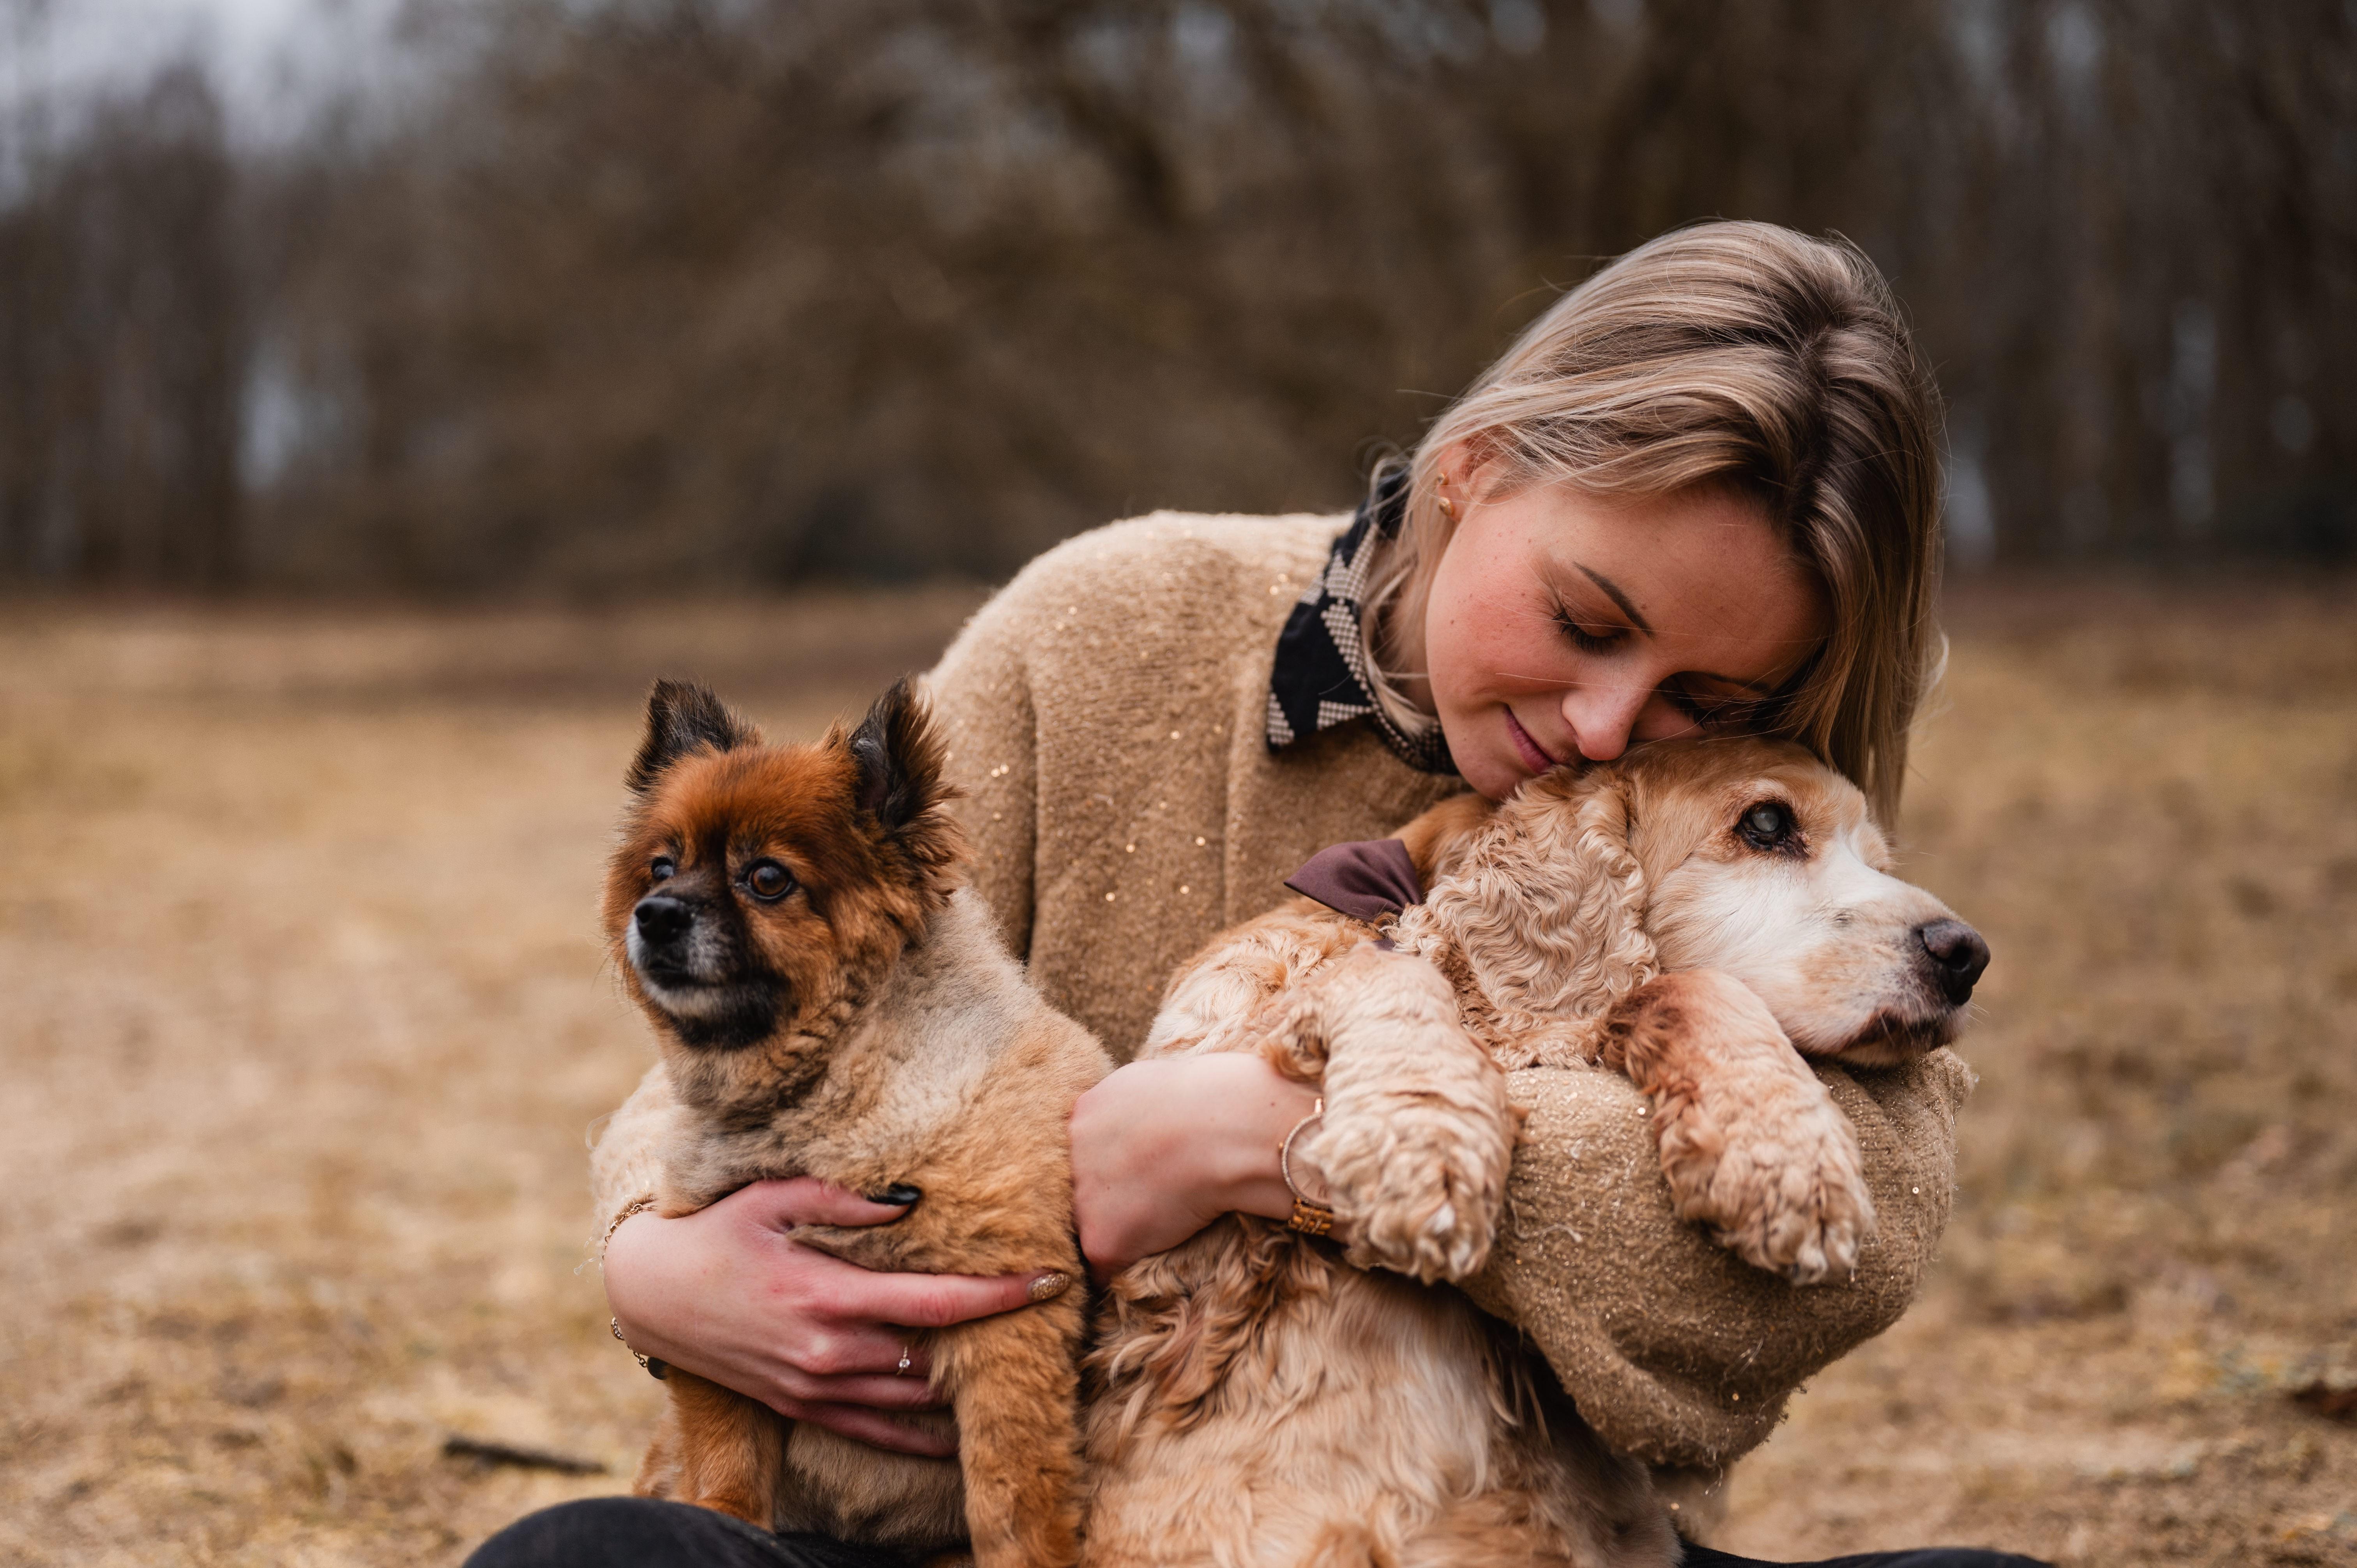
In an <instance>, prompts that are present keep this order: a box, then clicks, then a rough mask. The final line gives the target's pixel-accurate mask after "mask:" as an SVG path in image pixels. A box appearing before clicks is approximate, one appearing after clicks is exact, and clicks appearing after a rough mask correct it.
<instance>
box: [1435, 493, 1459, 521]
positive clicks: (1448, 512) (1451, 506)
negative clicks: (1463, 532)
mask: <svg viewBox="0 0 2357 1568" xmlns="http://www.w3.org/2000/svg"><path fill="white" fill-rule="evenodd" d="M1437 499H1438V500H1439V502H1440V515H1441V516H1443V517H1448V518H1453V517H1455V516H1456V515H1457V503H1456V502H1455V501H1453V500H1450V499H1448V497H1447V496H1445V495H1444V496H1440V497H1438V498H1437Z"/></svg>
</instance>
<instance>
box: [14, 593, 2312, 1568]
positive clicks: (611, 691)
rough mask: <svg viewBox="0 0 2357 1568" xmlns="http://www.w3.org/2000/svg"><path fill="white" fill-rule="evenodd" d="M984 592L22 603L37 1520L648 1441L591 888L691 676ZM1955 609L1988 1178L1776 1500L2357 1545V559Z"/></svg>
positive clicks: (2059, 1542)
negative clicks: (2355, 584) (674, 674)
mask: <svg viewBox="0 0 2357 1568" xmlns="http://www.w3.org/2000/svg"><path fill="white" fill-rule="evenodd" d="M971 602H972V601H971V597H970V596H961V595H958V594H953V593H927V594H919V595H913V596H898V597H891V598H882V597H869V598H858V597H836V598H828V599H810V600H798V601H794V602H791V603H783V604H774V605H769V606H741V607H728V608H724V609H721V610H718V611H715V610H711V609H708V608H697V609H693V610H681V611H677V612H664V611H654V610H640V611H630V612H627V613H623V612H617V613H613V614H608V615H589V614H581V615H569V614H568V615H560V614H555V613H532V614H502V615H465V616H444V617H428V616H422V615H393V614H373V613H370V614H349V615H347V614H338V615H324V614H322V615H302V616H296V615H291V614H284V613H265V612H258V611H241V612H219V613H204V614H197V613H192V612H182V611H157V610H109V609H93V608H82V609H71V610H69V609H54V608H52V609H31V610H27V609H25V608H22V607H18V608H15V609H11V610H9V611H8V612H6V618H5V626H0V853H5V863H6V868H7V874H6V876H5V882H0V996H5V998H6V1011H5V1015H0V1051H5V1062H6V1065H7V1069H8V1076H7V1084H8V1089H7V1092H6V1094H5V1096H0V1194H5V1202H0V1279H5V1283H6V1291H5V1298H0V1300H5V1310H0V1562H7V1563H143V1564H144V1563H216V1562H219V1563H293V1562H303V1563H386V1564H392V1563H455V1562H456V1561H457V1559H458V1558H459V1557H460V1556H462V1555H463V1554H464V1552H465V1550H466V1548H467V1547H468V1545H469V1544H470V1543H471V1542H473V1541H475V1540H477V1539H479V1537H481V1536H482V1535H483V1534H485V1533H486V1532H488V1531H489V1530H491V1529H493V1528H494V1527H496V1526H497V1525H498V1524H500V1522H502V1521H504V1520H507V1519H509V1518H511V1517H512V1516H514V1515H516V1514H518V1513H520V1512H522V1511H523V1510H524V1509H528V1508H531V1507H533V1506H535V1505H538V1504H541V1503H545V1502H550V1501H554V1500H556V1499H558V1498H565V1497H572V1496H577V1495H582V1494H586V1493H592V1492H598V1491H608V1490H614V1489H618V1488H619V1487H620V1486H621V1485H622V1484H623V1480H622V1477H625V1476H626V1475H627V1473H628V1469H629V1466H630V1464H631V1462H632V1460H633V1459H634V1457H635V1454H636V1450H637V1447H638V1445H639V1444H640V1442H641V1441H642V1439H643V1437H644V1436H645V1434H646V1432H647V1430H648V1427H649V1424H650V1423H651V1417H652V1412H653V1411H654V1409H655V1405H656V1401H657V1396H658V1392H659V1391H658V1389H657V1386H656V1385H655V1384H654V1383H652V1382H651V1381H650V1380H648V1379H647V1378H646V1377H645V1376H644V1375H643V1374H641V1373H640V1371H639V1370H638V1369H637V1368H636V1367H635V1366H634V1365H632V1364H631V1362H630V1359H629V1358H628V1357H627V1356H626V1355H624V1354H623V1352H622V1349H621V1348H620V1347H619V1346H618V1345H616V1344H615V1343H614V1342H613V1340H612V1339H611V1338H609V1337H608V1336H607V1333H606V1326H605V1313H604V1310H603V1308H602V1306H601V1305H600V1298H599V1294H598V1290H597V1278H596V1274H595V1273H594V1271H590V1272H584V1273H576V1264H577V1263H578V1262H580V1260H581V1257H582V1255H583V1253H582V1246H581V1243H582V1240H583V1239H584V1238H583V1230H584V1227H585V1224H586V1220H585V1217H584V1209H585V1199H584V1179H583V1159H582V1141H583V1138H584V1136H585V1134H586V1133H587V1130H588V1128H589V1127H590V1125H591V1123H592V1122H594V1121H595V1119H596V1118H597V1116H598V1115H599V1114H600V1113H601V1112H604V1111H606V1110H608V1109H609V1108H610V1107H611V1106H612V1105H613V1104H614V1103H615V1102H616V1101H618V1100H619V1098H620V1097H621V1095H622V1093H623V1092H624V1091H625V1090H626V1089H627V1088H628V1086H629V1085H630V1082H631V1081H632V1080H633V1079H635V1078H636V1076H637V1074H638V1073H639V1071H640V1068H641V1066H642V1064H643V1063H644V1062H645V1060H646V1059H647V1056H648V1049H647V1046H646V1042H645V1040H644V1038H643V1036H642V1034H641V1029H640V1024H639V1023H638V1021H637V1019H636V1018H635V1017H634V1016H633V1015H631V1014H630V1012H629V1011H628V1010H627V1009H626V1008H625V1006H624V1005H623V1004H622V1003H621V1002H620V1001H619V998H618V996H617V993H616V990H615V987H614V985H613V983H612V979H611V976H610V975H608V974H606V973H604V972H601V967H600V961H599V954H598V951H597V945H596V941H595V939H594V933H593V929H592V919H591V909H592V902H593V896H594V892H595V889H596V886H597V876H598V862H599V858H600V856H601V854H602V853H603V851H604V847H605V843H606V837H607V832H608V823H609V821H610V819H611V817H612V814H613V812H614V810H615V807H616V804H617V801H618V798H619V773H620V770H621V768H622V765H623V762H624V760H625V757H626V756H627V753H628V750H629V748H630V744H631V741H632V739H633V736H634V729H635V723H636V717H637V713H636V700H637V693H638V691H639V689H640V686H641V683H642V682H643V681H644V679H645V678H646V677H647V676H648V675H649V674H651V673H652V672H654V671H658V670H669V671H696V672H701V673H704V674H705V675H708V676H710V677H711V678H713V679H715V680H716V681H717V682H720V683H721V684H722V685H723V686H724V688H725V689H726V690H727V691H728V692H729V693H731V694H732V695H734V696H737V697H738V698H740V699H741V700H742V701H743V702H744V703H746V705H748V706H749V707H751V708H752V709H753V710H754V711H755V712H757V713H758V714H760V715H761V716H762V717H763V718H765V719H767V720H769V721H770V724H771V726H772V728H773V730H775V731H778V732H782V733H798V732H808V731H810V730H812V729H813V728H814V727H815V726H817V725H819V724H821V723H822V722H823V720H824V719H825V718H826V717H827V716H828V715H830V714H834V712H836V711H838V710H841V709H844V708H846V707H850V706H852V705H854V704H855V703H859V702H861V701H863V700H864V699H865V698H866V696H867V695H868V694H869V693H871V692H872V691H873V689H874V688H875V687H876V686H877V684H878V683H879V682H880V681H881V679H882V678H883V677H884V676H885V675H887V674H888V673H890V672H891V671H895V670H898V669H900V668H904V667H911V666H916V665H920V664H922V663H923V662H925V661H926V660H927V659H928V657H929V656H930V653H931V650H932V649H934V648H935V647H937V646H938V645H939V643H940V641H941V640H942V638H944V637H945V636H946V634H947V632H948V631H949V629H950V628H952V626H953V625H954V624H955V622H956V620H957V618H959V617H960V616H961V615H962V614H963V611H964V610H965V608H966V607H968V606H969V605H970V603H971ZM1953 624H1954V626H1955V628H1956V643H1955V656H1954V663H1953V675H1952V680H1951V683H1950V699H1951V703H1952V704H1953V705H1952V707H1951V709H1950V711H1949V712H1948V713H1947V714H1945V715H1944V716H1943V717H1942V718H1941V719H1940V720H1938V721H1937V723H1936V724H1935V725H1934V726H1933V728H1932V738H1931V741H1930V743H1929V745H1928V746H1926V747H1925V748H1924V750H1923V752H1922V754H1921V770H1920V771H1921V782H1920V783H1919V784H1918V785H1917V786H1916V788H1915V789H1914V791H1913V794H1912V798H1911V800H1910V817H1909V820H1908V822H1907V824H1906V825H1907V829H1908V833H1909V836H1910V840H1911V842H1912V843H1913V845H1914V846H1915V847H1914V853H1913V854H1912V857H1911V865H1912V868H1913V874H1914V875H1916V876H1918V877H1919V878H1920V879H1921V880H1922V881H1924V882H1926V883H1927V884H1929V885H1930V886H1932V887H1934V888H1936V889H1937V890H1938V891H1940V892H1941V893H1942V894H1943V895H1944V896H1946V897H1948V898H1949V899H1950V900H1951V901H1952V902H1953V903H1954V904H1955V905H1956V906H1957V907H1958V908H1960V909H1961V910H1963V911H1964V913H1965V914H1966V915H1967V916H1968V917H1969V918H1973V919H1974V920H1975V921H1976V922H1977V923H1979V924H1980V925H1981V927H1982V928H1983V929H1984V930H1985V931H1986V933H1987V934H1988V936H1989V938H1990V939H1991V940H1992V942H1993V943H1994V945H1995V947H1996V953H1997V959H1996V967H1995V969H1994V970H1993V971H1992V972H1991V974H1990V978H1989V980H1988V982H1987V983H1986V986H1985V989H1984V991H1983V996H1984V998H1985V1000H1986V1017H1985V1019H1984V1020H1983V1021H1982V1023H1981V1025H1980V1026H1979V1028H1978V1031H1977V1033H1976V1034H1975V1036H1973V1037H1972V1038H1971V1040H1970V1041H1968V1043H1967V1046H1966V1051H1967V1055H1968V1056H1969V1057H1970V1058H1971V1059H1972V1060H1973V1061H1974V1062H1975V1065H1976V1066H1977V1067H1978V1068H1979V1069H1980V1071H1981V1073H1982V1074H1983V1078H1984V1082H1983V1085H1982V1088H1981V1090H1980V1092H1979V1095H1978V1096H1977V1098H1976V1099H1975V1101H1974V1102H1973V1104H1972V1106H1971V1108H1970V1109H1969V1111H1968V1112H1967V1113H1966V1119H1965V1122H1964V1128H1963V1143H1964V1192H1963V1195H1962V1198H1961V1201H1960V1203H1959V1206H1958V1208H1957V1211H1956V1219H1955V1223H1954V1225H1953V1229H1952V1230H1951V1231H1950V1233H1949V1240H1948V1244H1947V1248H1946V1260H1945V1262H1943V1265H1942V1266H1941V1268H1940V1269H1939V1270H1938V1271H1937V1273H1935V1274H1934V1276H1933V1278H1932V1283H1931V1284H1930V1286H1929V1288H1928V1290H1927V1292H1926V1294H1925V1297H1924V1300H1923V1301H1922V1303H1921V1305H1919V1306H1918V1307H1917V1308H1916V1310H1915V1311H1914V1313H1913V1314H1912V1315H1911V1316H1910V1317H1909V1318H1908V1319H1907V1320H1906V1321H1905V1322H1904V1323H1902V1324H1901V1325H1900V1326H1899V1327H1898V1328H1897V1329H1895V1330H1894V1331H1893V1332H1892V1333H1890V1334H1889V1335H1888V1336H1887V1337H1884V1338H1883V1339H1882V1340H1880V1341H1878V1342H1877V1343H1875V1344H1873V1345H1870V1346H1868V1347H1867V1348H1864V1349H1863V1350H1861V1351H1859V1352H1858V1353H1857V1354H1856V1355H1854V1356H1852V1357H1851V1358H1849V1359H1847V1360H1846V1361H1845V1362H1843V1363H1841V1364H1840V1365H1839V1366H1837V1367H1835V1368H1834V1369H1831V1370H1829V1371H1827V1372H1826V1373H1825V1374H1824V1376H1823V1377H1821V1378H1820V1379H1819V1380H1817V1383H1816V1385H1815V1387H1814V1388H1813V1389H1812V1390H1811V1391H1809V1392H1808V1393H1807V1394H1806V1395H1804V1396H1803V1398H1802V1399H1801V1400H1799V1401H1798V1402H1796V1404H1795V1406H1794V1412H1793V1415H1792V1421H1791V1422H1790V1423H1789V1424H1788V1425H1787V1426H1786V1427H1785V1428H1784V1429H1783V1430H1782V1431H1781V1433H1780V1434H1778V1436H1777V1437H1776V1438H1775V1439H1774V1440H1773V1441H1772V1442H1771V1443H1770V1444H1769V1445H1768V1446H1767V1447H1766V1448H1765V1449H1763V1450H1762V1451H1761V1452H1760V1454H1759V1455H1757V1456H1755V1457H1754V1458H1753V1459H1752V1460H1750V1461H1749V1462H1748V1463H1747V1464H1746V1465H1745V1466H1744V1467H1743V1468H1742V1469H1741V1470H1740V1471H1739V1472H1738V1476H1737V1478H1736V1480H1735V1481H1734V1483H1733V1485H1732V1492H1731V1501H1732V1510H1731V1515H1730V1519H1729V1522H1728V1525H1727V1529H1726V1530H1724V1531H1723V1533H1722V1535H1721V1538H1720V1544H1722V1545H1725V1546H1728V1547H1731V1548H1733V1549H1736V1550H1742V1551H1749V1552H1759V1553H1773V1554H1780V1555H1789V1556H1795V1557H1797V1556H1803V1555H1807V1554H1820V1553H1825V1552H1835V1551H1850V1550H1861V1549H1865V1548H1867V1547H1878V1546H1896V1545H1906V1544H1912V1543H1919V1542H1921V1541H1929V1540H1934V1539H1938V1540H1952V1541H1978V1542H1990V1543H2002V1544H2005V1545H2008V1546H2011V1547H2014V1548H2017V1549H2018V1550H2022V1551H2026V1552H2035V1553H2038V1554H2040V1555H2042V1556H2046V1557H2050V1558H2052V1559H2054V1560H2056V1561H2058V1562H2061V1563H2072V1564H2105V1565H2111V1564H2121V1565H2126V1564H2141V1563H2221V1564H2223V1563H2357V1425H2352V1424H2350V1423H2348V1422H2347V1421H2345V1420H2344V1421H2335V1420H2333V1419H2330V1418H2329V1417H2327V1416H2325V1415H2323V1414H2320V1413H2317V1412H2314V1411H2312V1410H2310V1409H2309V1408H2306V1407H2304V1406H2302V1405H2300V1404H2298V1403H2297V1402H2295V1401H2294V1399H2293V1398H2292V1397H2291V1393H2292V1391H2295V1390H2297V1389H2298V1388H2299V1387H2301V1386H2303V1385H2304V1384H2307V1383H2309V1382H2311V1381H2315V1380H2319V1378H2320V1379H2321V1380H2323V1382H2324V1384H2326V1385H2328V1386H2345V1385H2346V1382H2347V1381H2348V1380H2351V1379H2352V1377H2357V1362H2352V1350H2353V1349H2357V1209H2353V1208H2352V1199H2357V1118H2352V1106H2357V1092H2352V1091H2357V593H2352V591H2351V590H2350V589H2349V588H2348V587H2347V586H2346V585H2338V586H2331V587H2327V588H2310V589H2304V590H2294V589H2288V588H2274V589H2269V588H2263V587H2235V588H2229V589H2225V590H2220V591H2215V592H2212V593H2208V594H2203V595H2196V594H2194V593H2192V592H2190V591H2188V590H2182V589H2180V590H2175V591H2171V592H2168V593H2161V592H2143V591H2126V590H2113V591H2107V592H2097V591H2093V590H2063V589H2035V590H2012V591H2003V592H2000V591H1995V590H1984V591H1982V592H1980V593H1978V594H1976V595H1975V596H1970V597H1968V598H1966V599H1965V600H1964V601H1963V602H1962V603H1960V604H1959V605H1958V606H1957V607H1956V609H1955V613H1954V615H1953ZM2335 1380H2341V1381H2340V1383H2339V1384H2337V1385H2336V1383H2335ZM453 1434H462V1435H466V1436H470V1437H475V1438H479V1439H488V1440H495V1441H500V1442H505V1443H510V1444H527V1445H532V1446H536V1447H542V1448H547V1449H553V1450H556V1451H559V1452H562V1453H565V1454H568V1455H579V1456H583V1457H586V1458H588V1459H592V1460H595V1461H598V1462H602V1463H603V1464H605V1465H607V1466H609V1467H610V1468H609V1473H608V1474H607V1475H604V1476H594V1477H583V1478H573V1477H561V1476H557V1475H553V1474H549V1473H546V1472H541V1471H528V1470H520V1469H516V1468H511V1467H503V1466H502V1467H491V1466H482V1465H480V1464H479V1463H478V1462H475V1461H469V1460H463V1459H453V1458H448V1457H446V1456H444V1455H443V1451H442V1450H443V1444H444V1443H445V1441H446V1439H447V1438H448V1437H450V1436H451V1435H453Z"/></svg>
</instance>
